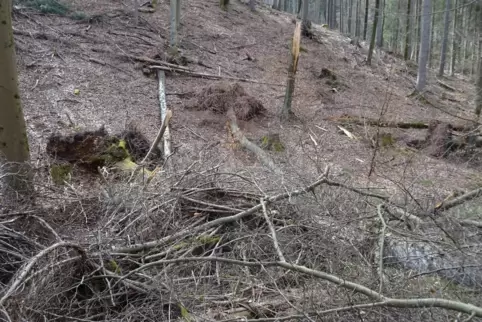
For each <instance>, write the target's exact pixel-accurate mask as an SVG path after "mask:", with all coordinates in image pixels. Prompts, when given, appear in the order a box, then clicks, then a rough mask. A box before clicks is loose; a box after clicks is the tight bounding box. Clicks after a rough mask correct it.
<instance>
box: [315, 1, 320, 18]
mask: <svg viewBox="0 0 482 322" xmlns="http://www.w3.org/2000/svg"><path fill="white" fill-rule="evenodd" d="M320 12H321V0H315V12H314V17H315V19H314V21H315V22H316V23H321V19H320Z"/></svg>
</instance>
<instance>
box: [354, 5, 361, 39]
mask: <svg viewBox="0 0 482 322" xmlns="http://www.w3.org/2000/svg"><path fill="white" fill-rule="evenodd" d="M360 1H361V0H356V11H355V12H356V14H355V39H356V41H357V43H358V40H359V39H360V25H361V20H360Z"/></svg>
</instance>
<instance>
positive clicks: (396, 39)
mask: <svg viewBox="0 0 482 322" xmlns="http://www.w3.org/2000/svg"><path fill="white" fill-rule="evenodd" d="M397 12H400V13H401V12H402V1H397ZM396 19H397V21H396V23H395V33H394V35H395V36H394V40H393V51H394V52H395V53H398V45H399V44H398V43H399V41H400V40H399V35H400V17H397V18H396Z"/></svg>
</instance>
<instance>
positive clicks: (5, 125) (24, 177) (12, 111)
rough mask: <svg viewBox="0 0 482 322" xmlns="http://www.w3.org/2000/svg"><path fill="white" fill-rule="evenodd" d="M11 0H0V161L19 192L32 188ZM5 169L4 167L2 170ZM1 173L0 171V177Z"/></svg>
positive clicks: (7, 179) (10, 181)
mask: <svg viewBox="0 0 482 322" xmlns="http://www.w3.org/2000/svg"><path fill="white" fill-rule="evenodd" d="M11 11H12V7H11V2H10V0H0V21H1V22H2V23H0V44H2V45H1V46H0V66H1V68H0V69H1V72H0V162H1V161H2V159H4V160H5V161H7V163H6V164H5V165H4V167H3V169H2V170H4V173H8V175H6V176H5V177H4V179H6V183H7V187H9V188H10V189H11V190H13V191H14V192H17V193H18V194H19V195H20V196H25V195H27V194H29V193H30V192H32V185H31V175H30V167H29V164H28V163H29V161H30V152H29V146H28V138H27V128H26V124H25V118H24V115H23V110H22V102H21V100H20V93H19V89H18V78H17V77H18V76H17V63H16V58H15V43H14V40H13V33H12V18H11ZM5 170H6V171H5ZM1 176H2V173H0V178H1Z"/></svg>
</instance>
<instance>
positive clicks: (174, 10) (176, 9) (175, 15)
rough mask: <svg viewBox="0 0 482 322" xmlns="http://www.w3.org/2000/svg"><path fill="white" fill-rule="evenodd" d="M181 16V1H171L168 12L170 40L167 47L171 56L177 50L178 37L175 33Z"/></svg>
mask: <svg viewBox="0 0 482 322" xmlns="http://www.w3.org/2000/svg"><path fill="white" fill-rule="evenodd" d="M180 16H181V0H171V10H170V24H171V26H170V38H169V45H170V50H171V54H173V55H175V54H177V49H178V36H177V31H178V28H179V19H180Z"/></svg>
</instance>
